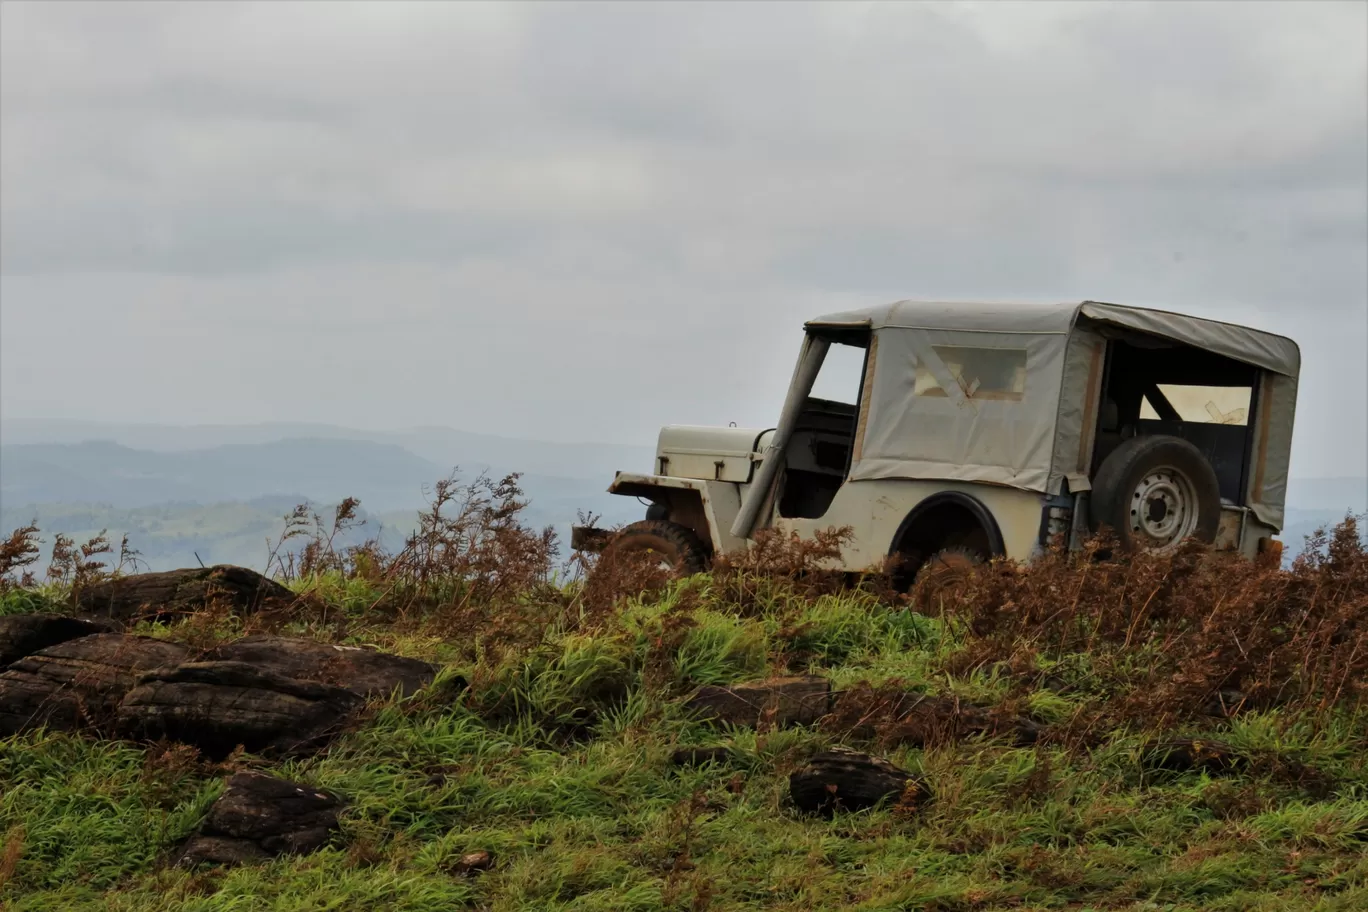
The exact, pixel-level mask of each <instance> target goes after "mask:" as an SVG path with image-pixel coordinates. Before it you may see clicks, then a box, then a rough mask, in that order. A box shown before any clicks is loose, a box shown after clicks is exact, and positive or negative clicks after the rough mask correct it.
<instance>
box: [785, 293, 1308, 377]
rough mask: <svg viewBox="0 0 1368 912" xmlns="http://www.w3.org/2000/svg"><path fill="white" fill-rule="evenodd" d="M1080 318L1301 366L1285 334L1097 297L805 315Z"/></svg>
mask: <svg viewBox="0 0 1368 912" xmlns="http://www.w3.org/2000/svg"><path fill="white" fill-rule="evenodd" d="M1079 318H1083V319H1085V320H1087V321H1090V322H1092V323H1098V324H1110V325H1112V326H1117V327H1122V328H1125V329H1130V330H1133V331H1136V332H1142V333H1147V334H1149V335H1155V336H1160V337H1163V338H1167V339H1171V340H1173V341H1175V342H1182V343H1184V344H1187V345H1192V346H1195V347H1197V348H1201V349H1205V350H1208V351H1212V352H1215V353H1217V354H1220V355H1224V356H1226V357H1228V358H1232V359H1234V360H1236V361H1240V362H1243V363H1245V364H1252V365H1255V366H1256V367H1261V368H1263V369H1264V370H1269V371H1272V372H1274V373H1277V374H1283V375H1284V376H1288V377H1296V376H1297V375H1298V373H1299V371H1300V368H1301V353H1300V350H1299V349H1298V347H1297V343H1295V342H1293V341H1292V340H1291V339H1288V338H1286V337H1285V336H1279V335H1275V334H1274V333H1269V332H1264V331H1263V330H1258V329H1253V328H1251V327H1248V326H1239V325H1236V324H1234V323H1223V322H1221V321H1218V320H1208V319H1204V318H1202V317H1193V316H1188V315H1186V314H1177V313H1172V312H1169V311H1164V310H1151V309H1148V308H1143V307H1129V306H1125V305H1120V304H1106V303H1102V302H1099V301H1082V302H1079V303H1074V304H1069V303H1062V304H1014V303H978V302H954V301H895V302H894V303H892V304H882V305H879V306H875V307H869V308H865V309H862V310H853V311H847V312H845V313H836V314H828V315H827V316H823V317H817V318H816V319H813V320H809V321H808V322H807V325H808V326H810V327H822V326H830V327H841V326H849V327H853V326H868V327H870V328H871V329H874V330H882V329H915V330H947V331H953V332H991V333H1020V334H1064V333H1069V332H1070V331H1072V329H1073V327H1074V325H1075V324H1076V323H1077V321H1078V320H1079Z"/></svg>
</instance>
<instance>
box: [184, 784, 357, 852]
mask: <svg viewBox="0 0 1368 912" xmlns="http://www.w3.org/2000/svg"><path fill="white" fill-rule="evenodd" d="M344 807H345V804H344V802H343V801H342V799H341V798H340V797H338V796H337V795H335V794H333V793H331V792H327V791H322V790H319V789H314V788H310V787H309V786H306V785H302V784H300V783H297V782H288V781H286V780H284V779H278V778H276V777H275V776H267V775H264V774H262V773H253V772H245V773H237V774H235V775H234V776H233V777H232V778H231V779H229V780H228V787H227V788H226V789H224V792H223V795H222V796H220V798H219V800H218V801H216V802H214V806H213V807H212V808H210V809H209V815H208V817H206V818H205V820H204V823H202V824H201V825H200V828H199V830H198V831H197V832H196V833H195V835H194V836H192V837H190V839H189V840H188V841H187V842H186V844H185V845H184V846H183V847H182V849H181V851H180V854H179V857H178V858H177V863H178V864H181V865H187V866H189V865H195V864H221V865H235V864H250V863H253V862H260V861H265V860H267V859H269V858H272V857H275V856H278V855H297V854H303V853H307V852H313V851H316V850H318V849H320V848H322V847H323V846H325V845H327V844H328V843H329V842H330V841H331V840H332V838H333V835H334V833H335V832H336V831H337V826H338V814H339V813H340V812H341V811H342V809H343V808H344Z"/></svg>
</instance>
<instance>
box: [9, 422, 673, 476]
mask: <svg viewBox="0 0 1368 912" xmlns="http://www.w3.org/2000/svg"><path fill="white" fill-rule="evenodd" d="M285 440H341V441H349V442H365V443H375V444H385V445H389V446H396V447H400V448H402V449H404V450H407V451H408V452H409V453H411V454H413V455H414V456H417V457H419V458H420V459H425V460H428V461H429V462H432V463H435V464H437V465H443V466H452V465H460V466H462V467H463V468H466V469H471V470H474V471H478V470H480V469H485V468H493V469H494V470H496V471H501V472H507V471H519V472H525V473H527V474H529V475H548V476H553V477H562V478H583V479H590V478H592V479H596V480H601V481H602V484H603V485H605V486H606V485H607V484H608V481H609V479H611V478H612V474H613V472H614V471H617V470H618V469H624V470H629V471H630V470H633V469H635V470H638V471H646V470H649V469H650V467H651V462H652V459H653V458H654V455H655V441H653V440H652V441H645V442H643V443H642V444H639V445H625V444H607V443H561V442H555V441H547V440H530V439H529V440H522V439H515V438H511V437H498V436H494V435H491V434H477V433H473V432H471V431H460V430H455V429H452V428H444V427H420V428H411V429H407V430H402V431H366V430H360V429H356V428H346V427H338V426H336V425H329V424H307V423H296V424H255V425H211V424H206V425H192V426H187V427H172V426H164V425H147V424H117V423H108V424H102V423H96V422H84V421H56V420H47V419H4V420H0V445H4V446H15V445H21V444H54V443H66V444H71V443H84V442H88V441H109V442H113V443H117V444H121V445H123V446H125V447H129V448H131V449H137V450H148V451H156V452H178V451H187V450H207V449H212V448H217V447H222V446H228V445H233V444H248V445H261V444H267V443H274V442H280V441H285Z"/></svg>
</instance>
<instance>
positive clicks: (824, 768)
mask: <svg viewBox="0 0 1368 912" xmlns="http://www.w3.org/2000/svg"><path fill="white" fill-rule="evenodd" d="M789 795H790V797H791V798H792V799H793V803H794V805H795V806H797V807H798V809H799V810H802V811H805V812H807V813H814V814H822V815H825V816H830V815H832V814H834V813H835V812H836V811H838V810H839V811H858V810H863V809H865V808H871V807H875V806H877V805H879V804H882V803H884V802H886V801H890V800H891V801H896V802H897V803H898V805H899V806H900V807H904V808H909V809H914V808H917V807H920V806H921V805H922V804H924V803H925V802H926V801H927V800H929V799H930V796H931V791H930V789H929V788H928V787H927V785H926V783H925V782H924V781H923V780H921V779H920V778H918V777H916V776H913V775H912V774H911V773H909V772H907V771H906V770H903V769H899V768H898V767H896V766H894V765H893V764H892V763H890V762H888V761H887V760H885V759H883V758H882V757H874V756H871V755H869V754H864V753H860V752H858V751H852V750H849V749H846V748H835V749H833V750H829V751H823V752H822V753H820V754H817V755H816V756H814V757H813V758H812V759H810V760H809V761H808V762H807V763H806V764H805V765H804V766H803V767H802V768H800V769H798V770H796V771H794V772H793V774H792V775H790V776H789Z"/></svg>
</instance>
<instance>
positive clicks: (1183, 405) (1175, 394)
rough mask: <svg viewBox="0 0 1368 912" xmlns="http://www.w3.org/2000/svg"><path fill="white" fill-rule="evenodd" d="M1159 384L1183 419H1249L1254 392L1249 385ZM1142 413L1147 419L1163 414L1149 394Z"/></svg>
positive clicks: (1197, 421)
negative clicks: (1250, 403)
mask: <svg viewBox="0 0 1368 912" xmlns="http://www.w3.org/2000/svg"><path fill="white" fill-rule="evenodd" d="M1156 386H1157V388H1158V390H1159V392H1160V393H1161V394H1162V395H1163V397H1164V398H1165V399H1167V400H1168V404H1169V405H1171V406H1173V411H1175V412H1177V413H1178V419H1179V420H1180V421H1186V422H1190V423H1193V424H1233V425H1240V426H1245V425H1247V424H1248V423H1249V400H1250V397H1251V395H1252V393H1253V390H1252V389H1251V388H1250V387H1247V386H1178V385H1174V384H1168V383H1160V384H1156ZM1165 411H1167V410H1165ZM1140 417H1141V419H1143V420H1148V421H1158V420H1160V418H1161V416H1160V414H1159V410H1158V409H1156V408H1155V404H1154V403H1152V402H1150V400H1149V397H1148V396H1146V397H1145V399H1144V400H1143V401H1142V402H1141V403H1140Z"/></svg>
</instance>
